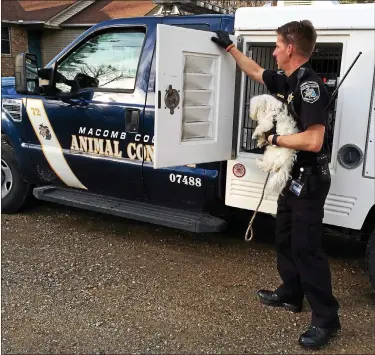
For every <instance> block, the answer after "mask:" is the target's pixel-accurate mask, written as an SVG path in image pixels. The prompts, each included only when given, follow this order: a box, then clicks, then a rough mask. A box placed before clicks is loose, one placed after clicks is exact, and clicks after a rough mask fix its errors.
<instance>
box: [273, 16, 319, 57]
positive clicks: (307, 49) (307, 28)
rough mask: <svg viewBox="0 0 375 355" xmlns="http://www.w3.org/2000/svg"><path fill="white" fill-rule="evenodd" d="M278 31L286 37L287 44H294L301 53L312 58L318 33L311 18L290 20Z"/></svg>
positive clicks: (277, 31)
mask: <svg viewBox="0 0 375 355" xmlns="http://www.w3.org/2000/svg"><path fill="white" fill-rule="evenodd" d="M276 33H277V34H278V35H280V36H281V37H282V38H283V39H284V42H285V43H286V44H293V45H294V46H295V47H296V50H297V52H298V53H299V54H300V55H302V56H304V57H308V58H310V56H311V54H312V52H313V50H314V47H315V43H316V37H317V35H316V31H315V28H314V26H313V24H312V23H311V22H310V21H309V20H303V21H292V22H288V23H286V24H285V25H283V26H281V27H279V28H278V29H277V30H276Z"/></svg>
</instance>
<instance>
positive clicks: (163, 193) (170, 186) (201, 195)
mask: <svg viewBox="0 0 375 355" xmlns="http://www.w3.org/2000/svg"><path fill="white" fill-rule="evenodd" d="M221 20H222V18H221V17H212V18H210V17H208V18H201V17H197V16H192V17H189V18H188V19H187V18H186V17H170V18H163V24H164V23H165V24H168V25H170V26H177V27H184V28H191V29H194V30H199V31H193V32H194V33H197V34H199V33H202V31H213V30H218V29H220V26H221ZM179 29H180V28H173V31H177V30H179ZM209 35H210V37H211V36H212V33H209ZM162 40H163V39H162ZM167 40H168V39H167ZM181 40H182V41H184V38H181ZM158 41H159V39H158ZM171 59H172V58H171ZM162 60H163V61H164V60H165V58H163V59H162ZM169 60H170V59H169ZM169 60H168V61H169ZM172 60H174V59H172ZM167 63H168V62H167ZM167 63H166V64H167ZM167 65H168V64H167ZM159 73H160V72H159V71H158V70H157V69H156V52H155V53H154V58H153V65H152V68H151V74H150V85H149V92H148V96H147V105H146V115H145V125H144V129H145V134H146V140H148V139H149V138H148V137H149V136H151V137H154V114H155V109H156V110H157V107H156V108H155V76H158V74H159ZM202 78H203V76H202ZM148 104H150V109H151V108H152V111H150V112H149V110H148V107H149V106H148ZM148 112H149V113H150V114H147V113H148ZM168 139H169V138H168ZM144 144H145V145H146V147H148V145H149V144H150V143H144ZM151 144H153V142H152V143H151ZM145 157H146V159H145V162H144V165H143V178H144V181H145V188H146V194H147V197H148V199H150V200H152V201H158V202H162V203H168V204H174V205H180V206H181V205H183V207H184V208H190V209H202V208H205V207H207V206H206V205H207V203H208V202H209V201H211V200H213V199H214V198H215V199H216V198H217V194H218V171H219V168H220V163H219V162H216V163H212V164H204V165H202V164H198V165H197V164H191V165H181V166H174V167H167V168H160V169H154V168H153V161H151V159H150V158H149V157H148V155H147V154H146V155H145ZM211 202H212V201H211Z"/></svg>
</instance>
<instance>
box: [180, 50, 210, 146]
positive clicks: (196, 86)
mask: <svg viewBox="0 0 375 355" xmlns="http://www.w3.org/2000/svg"><path fill="white" fill-rule="evenodd" d="M184 59H185V66H184V96H183V115H182V135H181V141H182V142H187V141H197V140H198V141H200V140H212V139H214V132H215V129H214V126H215V124H214V123H215V121H214V118H215V97H216V92H215V91H216V87H215V81H216V76H217V73H216V72H217V63H216V61H217V59H216V57H209V56H200V55H194V54H185V53H184Z"/></svg>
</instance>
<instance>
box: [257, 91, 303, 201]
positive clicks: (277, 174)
mask: <svg viewBox="0 0 375 355" xmlns="http://www.w3.org/2000/svg"><path fill="white" fill-rule="evenodd" d="M250 118H251V119H252V120H256V121H258V124H257V127H256V129H255V131H254V134H253V139H256V140H257V146H258V147H262V146H264V145H267V144H268V142H267V140H266V138H265V133H267V132H269V131H270V130H271V129H272V128H273V127H274V121H275V122H276V133H277V134H279V135H280V136H287V135H290V134H294V133H298V132H299V130H298V128H297V124H296V121H295V120H294V119H293V117H291V116H290V115H289V114H288V109H287V106H286V105H285V104H283V103H282V102H281V101H279V100H278V99H276V98H275V97H273V96H271V95H259V96H254V97H253V98H252V99H251V100H250ZM296 155H297V151H295V150H293V149H289V148H283V147H273V146H272V145H267V147H266V149H265V152H264V155H263V157H262V159H257V166H258V167H259V168H260V169H262V170H263V171H265V172H270V173H273V174H272V176H271V177H270V179H269V181H268V185H267V190H268V191H269V192H273V193H277V194H278V193H280V192H281V191H282V189H283V188H284V186H285V185H286V183H287V181H288V179H289V178H290V174H291V169H292V167H293V164H294V161H295V159H296Z"/></svg>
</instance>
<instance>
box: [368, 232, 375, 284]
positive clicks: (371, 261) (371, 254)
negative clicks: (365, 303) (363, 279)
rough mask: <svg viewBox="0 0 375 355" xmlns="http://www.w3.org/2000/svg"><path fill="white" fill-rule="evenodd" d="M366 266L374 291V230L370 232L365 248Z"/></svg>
mask: <svg viewBox="0 0 375 355" xmlns="http://www.w3.org/2000/svg"><path fill="white" fill-rule="evenodd" d="M366 264H367V272H368V274H369V277H370V282H371V285H372V287H373V288H374V290H375V230H374V231H373V232H372V234H371V236H370V239H369V240H368V243H367V248H366Z"/></svg>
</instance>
